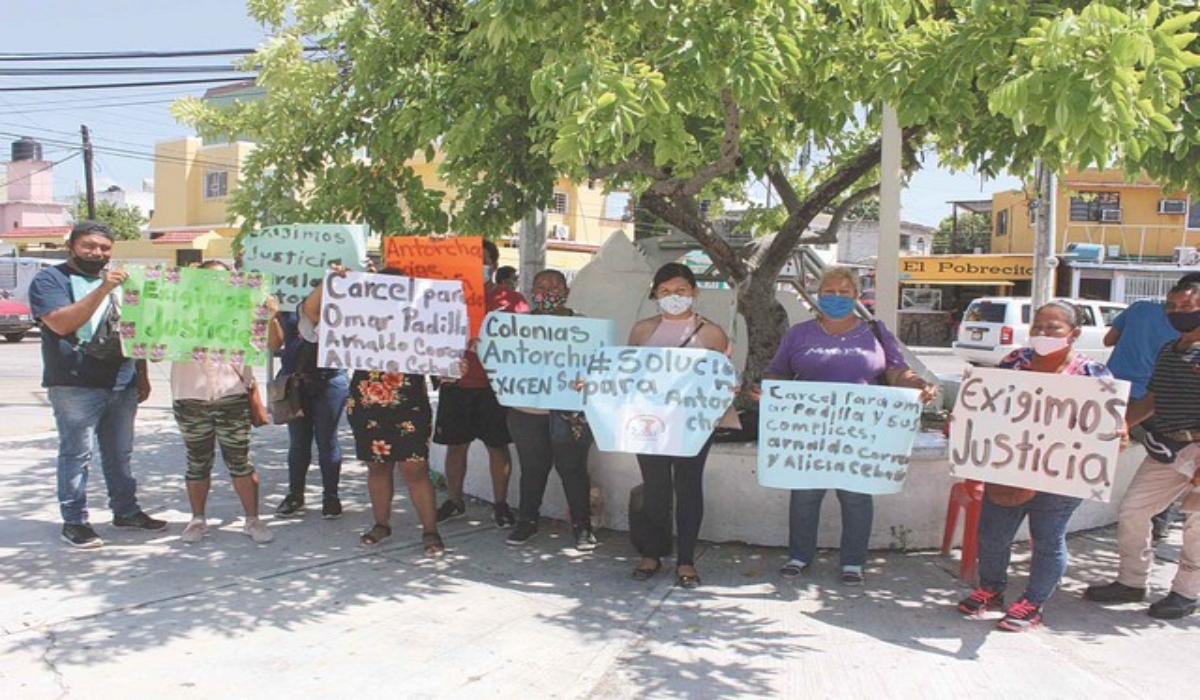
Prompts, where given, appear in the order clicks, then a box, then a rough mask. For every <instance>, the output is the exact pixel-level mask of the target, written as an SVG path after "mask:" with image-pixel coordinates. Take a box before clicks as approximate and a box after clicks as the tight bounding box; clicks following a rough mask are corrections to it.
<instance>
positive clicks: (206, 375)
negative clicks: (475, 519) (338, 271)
mask: <svg viewBox="0 0 1200 700" xmlns="http://www.w3.org/2000/svg"><path fill="white" fill-rule="evenodd" d="M200 269H202V270H219V271H224V272H225V273H228V272H229V271H230V270H229V267H228V266H227V265H226V264H225V263H223V262H220V261H218V260H209V261H207V262H205V263H204V264H203V265H201V266H200ZM267 310H268V313H269V314H271V315H274V313H275V312H276V311H277V307H276V302H275V300H274V299H268V301H267ZM255 385H256V382H255V379H254V370H253V368H251V367H250V366H249V365H242V366H234V365H232V364H230V363H228V362H221V361H216V360H214V358H212V357H209V356H208V355H207V353H205V354H203V355H198V356H195V357H193V358H192V361H191V362H178V361H177V362H172V363H171V396H172V399H173V402H172V404H171V408H172V410H173V411H174V414H175V423H176V424H177V425H178V426H179V433H180V434H181V435H182V436H183V444H184V447H185V448H186V450H187V473H186V474H185V475H184V480H185V482H186V483H187V495H188V503H189V505H191V508H192V520H191V522H189V523H188V524H187V527H185V528H183V534H182V535H181V536H180V539H181V540H183V541H184V542H188V543H194V542H199V541H200V540H202V539H203V538H204V536H205V535H207V534H208V532H209V527H208V521H207V519H206V518H205V513H206V505H207V503H208V492H209V489H210V488H211V487H212V468H213V462H214V461H215V459H216V454H215V451H214V448H215V446H216V445H218V444H219V445H220V446H221V457H222V458H223V459H224V460H225V468H226V469H228V470H229V476H230V477H231V479H232V480H233V490H234V492H235V493H237V497H238V500H239V501H241V504H242V510H243V511H244V512H245V514H246V522H245V524H244V525H243V527H242V532H243V533H244V534H245V535H246V536H247V537H249V538H250V539H252V540H254V541H255V542H256V543H258V544H266V543H268V542H270V541H271V540H273V539H275V535H274V533H272V532H271V531H270V530H268V529H267V526H266V524H265V523H263V522H262V520H260V519H259V517H258V474H257V473H255V471H254V462H253V461H251V459H250V398H249V393H248V392H250V391H257V388H256V386H255Z"/></svg>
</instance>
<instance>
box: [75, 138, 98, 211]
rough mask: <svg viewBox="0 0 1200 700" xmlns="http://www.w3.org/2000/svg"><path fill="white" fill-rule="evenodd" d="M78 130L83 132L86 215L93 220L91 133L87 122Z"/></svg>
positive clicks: (94, 197)
mask: <svg viewBox="0 0 1200 700" xmlns="http://www.w3.org/2000/svg"><path fill="white" fill-rule="evenodd" d="M79 131H80V133H82V134H83V182H84V186H85V187H86V189H87V215H88V219H90V220H92V221H95V219H96V183H95V182H93V181H92V135H91V132H89V131H88V128H87V124H83V125H81V126H80V127H79Z"/></svg>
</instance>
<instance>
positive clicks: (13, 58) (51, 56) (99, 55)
mask: <svg viewBox="0 0 1200 700" xmlns="http://www.w3.org/2000/svg"><path fill="white" fill-rule="evenodd" d="M304 50H305V51H315V50H316V49H315V48H311V47H306V48H305V49H304ZM256 51H257V49H213V50H209V51H99V52H86V53H43V52H29V53H21V52H15V53H9V52H5V53H0V62H5V63H8V62H17V61H20V62H25V63H28V62H32V61H94V60H106V61H107V60H114V61H120V60H132V59H146V58H190V57H196V56H248V55H250V54H252V53H254V52H256Z"/></svg>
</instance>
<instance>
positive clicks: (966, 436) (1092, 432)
mask: <svg viewBox="0 0 1200 700" xmlns="http://www.w3.org/2000/svg"><path fill="white" fill-rule="evenodd" d="M1128 396H1129V382H1125V381H1121V380H1117V379H1100V378H1096V377H1081V376H1074V375H1063V374H1047V373H1044V372H1017V371H1013V370H1002V369H968V370H967V371H966V372H965V373H964V374H963V382H962V387H961V388H960V389H959V390H958V399H957V401H956V402H955V404H954V420H953V422H952V423H951V424H950V465H951V472H952V473H953V474H954V475H955V476H958V477H962V478H964V479H975V480H978V481H986V482H989V483H994V484H1006V485H1008V486H1017V487H1021V488H1028V489H1035V490H1037V491H1046V492H1048V493H1057V494H1061V495H1064V496H1075V497H1078V498H1089V499H1093V500H1097V501H1107V500H1108V499H1109V497H1110V496H1111V494H1112V480H1113V470H1114V469H1116V466H1117V453H1118V452H1119V451H1120V447H1121V441H1120V439H1119V437H1120V436H1119V433H1118V431H1120V430H1122V429H1123V428H1124V427H1125V407H1126V405H1127V403H1128V401H1127V399H1128Z"/></svg>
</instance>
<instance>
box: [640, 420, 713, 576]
mask: <svg viewBox="0 0 1200 700" xmlns="http://www.w3.org/2000/svg"><path fill="white" fill-rule="evenodd" d="M711 446H712V441H711V440H710V441H709V442H707V443H705V444H704V447H703V448H702V449H701V450H700V453H699V454H697V455H696V456H695V457H665V456H662V455H638V456H637V460H638V466H639V467H641V470H642V482H643V484H644V487H643V489H644V490H643V492H642V516H643V518H644V522H645V525H646V531H645V532H643V533H639V537H638V538H637V545H636V546H637V548H638V553H639V554H641V555H642V556H643V557H654V558H656V559H658V558H662V557H664V556H666V555H667V554H670V553H671V518H670V513H671V499H672V497H673V498H674V499H675V531H676V534H677V536H678V539H679V555H678V556H677V557H676V560H675V564H676V565H677V566H678V565H684V566H694V565H695V563H696V539H697V538H698V537H699V536H700V523H701V521H703V520H704V462H705V461H706V460H707V459H708V448H709V447H711Z"/></svg>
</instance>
